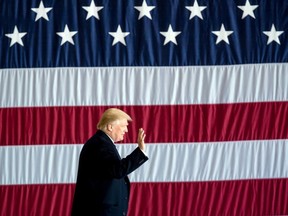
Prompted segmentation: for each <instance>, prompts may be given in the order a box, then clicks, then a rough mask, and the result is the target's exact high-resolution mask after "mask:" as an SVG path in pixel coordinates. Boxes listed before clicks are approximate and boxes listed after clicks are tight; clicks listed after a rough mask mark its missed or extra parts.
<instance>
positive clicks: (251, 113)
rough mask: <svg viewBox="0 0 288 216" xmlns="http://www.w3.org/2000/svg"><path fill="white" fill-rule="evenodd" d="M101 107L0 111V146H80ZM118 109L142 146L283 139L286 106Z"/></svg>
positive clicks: (287, 130)
mask: <svg viewBox="0 0 288 216" xmlns="http://www.w3.org/2000/svg"><path fill="white" fill-rule="evenodd" d="M106 108H107V107H105V106H83V107H34V108H32V107H29V108H1V109H0V119H1V124H0V145H23V144H73V143H83V142H85V141H86V140H87V138H89V137H90V136H91V135H92V134H93V133H94V132H95V129H96V124H97V121H98V119H99V117H100V115H101V114H102V113H103V111H104V110H105V109H106ZM119 108H121V109H123V110H125V111H126V112H127V113H129V114H130V115H131V116H132V118H133V119H134V122H133V123H132V124H131V127H130V128H129V129H130V133H128V135H127V137H126V139H125V142H127V143H133V142H135V141H136V136H137V128H139V127H141V126H143V127H144V129H146V133H147V140H146V142H147V143H161V142H173V143H179V142H213V141H236V140H264V139H287V138H288V121H287V119H288V102H268V103H266V102H265V103H264V102H263V103H242V104H217V105H173V106H169V105H163V106H120V107H119ZM156 116H157V118H156Z"/></svg>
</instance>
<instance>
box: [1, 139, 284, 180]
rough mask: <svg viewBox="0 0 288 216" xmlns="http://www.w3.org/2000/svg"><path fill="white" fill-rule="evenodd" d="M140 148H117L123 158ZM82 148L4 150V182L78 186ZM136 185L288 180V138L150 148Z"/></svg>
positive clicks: (23, 147)
mask: <svg viewBox="0 0 288 216" xmlns="http://www.w3.org/2000/svg"><path fill="white" fill-rule="evenodd" d="M135 146H136V145H135V144H121V145H117V147H118V149H119V152H120V154H121V155H123V156H125V155H127V154H128V153H130V152H131V151H132V150H133V149H134V148H135ZM81 147H82V145H44V146H42V145H41V146H40V145H39V146H19V147H17V146H9V147H0V168H1V176H0V184H2V185H3V184H43V183H74V182H75V181H76V174H77V166H78V155H79V152H80V150H81ZM147 154H148V156H149V160H148V161H147V162H146V163H145V164H143V166H141V167H140V168H139V169H137V170H136V171H135V172H133V173H132V174H131V175H130V179H131V181H132V182H179V181H213V180H215V181H217V180H236V179H263V178H287V177H288V140H267V141H246V142H223V143H222V142H220V143H182V144H149V145H147Z"/></svg>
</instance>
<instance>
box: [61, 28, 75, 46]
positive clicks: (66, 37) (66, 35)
mask: <svg viewBox="0 0 288 216" xmlns="http://www.w3.org/2000/svg"><path fill="white" fill-rule="evenodd" d="M56 33H57V35H59V36H60V37H62V41H61V46H62V45H63V44H64V43H66V42H67V41H68V42H69V43H71V44H73V45H74V41H73V39H72V37H73V36H74V35H75V34H77V31H69V28H68V26H67V25H65V28H64V32H56Z"/></svg>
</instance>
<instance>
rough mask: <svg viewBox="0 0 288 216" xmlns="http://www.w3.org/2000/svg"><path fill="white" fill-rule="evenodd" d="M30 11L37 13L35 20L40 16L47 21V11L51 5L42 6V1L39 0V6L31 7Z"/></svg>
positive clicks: (50, 8)
mask: <svg viewBox="0 0 288 216" xmlns="http://www.w3.org/2000/svg"><path fill="white" fill-rule="evenodd" d="M31 10H32V11H34V12H35V13H37V16H36V18H35V22H36V21H37V20H39V19H40V18H42V17H43V18H44V19H46V20H47V21H49V18H48V15H47V13H48V12H49V11H50V10H52V7H47V8H45V7H44V4H43V1H41V2H40V4H39V7H38V8H31Z"/></svg>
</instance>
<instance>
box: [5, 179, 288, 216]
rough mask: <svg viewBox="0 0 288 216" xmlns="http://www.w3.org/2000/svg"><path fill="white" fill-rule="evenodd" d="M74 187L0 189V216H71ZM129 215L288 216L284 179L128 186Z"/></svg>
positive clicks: (285, 181) (134, 184) (287, 184)
mask: <svg viewBox="0 0 288 216" xmlns="http://www.w3.org/2000/svg"><path fill="white" fill-rule="evenodd" d="M74 188H75V185H74V184H61V185H11V186H0V203H1V208H0V215H21V216H26V215H27V216H33V215H35V216H36V215H37V216H46V215H47V216H48V215H49V216H51V215H61V216H66V215H67V216H68V215H70V211H71V205H72V199H73V194H74ZM130 198H131V199H130V207H129V215H130V216H132V215H142V216H155V215H166V216H170V215H171V216H178V215H179V216H180V215H181V216H186V215H187V216H191V215H287V214H288V205H287V203H288V179H270V180H243V181H216V182H193V183H192V182H186V183H184V182H179V183H132V185H131V197H130Z"/></svg>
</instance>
